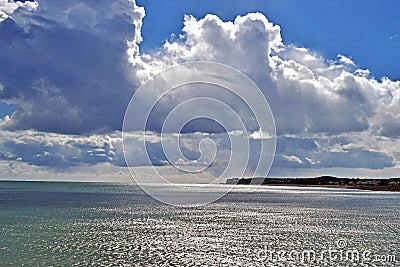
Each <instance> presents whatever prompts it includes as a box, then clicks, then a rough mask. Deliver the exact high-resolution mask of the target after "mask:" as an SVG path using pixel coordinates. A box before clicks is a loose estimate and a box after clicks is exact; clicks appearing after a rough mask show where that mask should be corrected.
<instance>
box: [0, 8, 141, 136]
mask: <svg viewBox="0 0 400 267" xmlns="http://www.w3.org/2000/svg"><path fill="white" fill-rule="evenodd" d="M29 3H30V2H27V3H24V4H22V3H20V2H17V3H8V2H4V1H3V2H2V3H0V5H1V6H2V7H1V10H11V11H9V12H8V14H9V16H8V18H6V19H4V20H3V21H2V22H1V23H0V34H1V36H2V38H1V40H0V51H1V57H0V69H1V72H0V82H1V84H2V85H3V87H2V90H1V91H0V100H3V101H6V102H8V103H14V104H17V105H18V107H19V108H18V109H17V110H16V111H15V112H14V113H13V114H12V117H11V120H10V121H9V122H8V124H7V125H5V126H3V128H6V129H9V130H24V129H31V128H32V129H36V130H39V131H44V132H58V133H84V132H94V131H112V130H118V129H121V124H122V117H123V114H124V111H125V108H126V106H127V103H128V101H129V99H130V97H131V96H132V94H133V92H134V89H135V88H136V87H137V84H135V82H134V81H132V80H131V79H130V76H131V72H132V69H130V66H131V64H130V62H129V60H128V57H127V50H128V49H129V51H130V52H129V53H130V54H131V55H132V54H135V53H138V45H137V43H138V42H140V40H141V36H140V28H141V21H142V18H143V16H144V9H143V8H142V7H138V6H136V4H135V2H134V1H120V2H117V1H100V2H98V1H94V2H93V1H65V2H64V1H61V2H60V1H40V3H39V4H38V5H35V3H31V4H29ZM17 6H18V7H19V8H17ZM31 6H35V9H33V8H31ZM11 13H12V14H11Z"/></svg>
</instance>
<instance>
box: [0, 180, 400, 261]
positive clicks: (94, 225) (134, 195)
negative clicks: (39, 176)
mask: <svg viewBox="0 0 400 267" xmlns="http://www.w3.org/2000/svg"><path fill="white" fill-rule="evenodd" d="M223 187H224V185H213V186H210V187H209V188H208V189H207V190H204V187H202V190H203V191H202V192H203V193H204V194H208V192H209V193H210V194H211V193H213V191H215V190H221V189H223ZM190 188H191V189H190V190H196V186H192V187H190ZM182 190H187V189H182ZM399 215H400V193H397V192H377V191H362V190H350V189H331V188H304V187H285V186H271V187H269V186H262V187H257V188H255V187H252V186H239V185H238V186H236V187H235V188H234V189H233V190H232V191H231V192H230V193H229V194H227V195H226V196H224V197H223V198H221V199H219V200H217V201H215V202H213V203H210V204H208V205H203V206H197V207H186V208H182V207H175V206H170V205H166V204H163V203H161V202H158V201H157V200H154V199H153V198H151V197H150V196H148V195H147V194H146V193H144V192H143V191H142V190H141V189H140V188H139V187H138V186H137V185H134V184H106V183H72V182H65V183H64V182H0V229H1V230H0V266H400V250H399V248H400V247H399V245H400V216H399Z"/></svg>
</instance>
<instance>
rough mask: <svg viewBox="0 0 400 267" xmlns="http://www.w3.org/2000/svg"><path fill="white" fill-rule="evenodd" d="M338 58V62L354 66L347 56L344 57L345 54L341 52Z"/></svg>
mask: <svg viewBox="0 0 400 267" xmlns="http://www.w3.org/2000/svg"><path fill="white" fill-rule="evenodd" d="M338 58H339V62H340V63H343V64H346V65H350V66H356V64H355V63H354V61H353V60H352V59H351V58H349V57H346V56H344V55H342V54H338Z"/></svg>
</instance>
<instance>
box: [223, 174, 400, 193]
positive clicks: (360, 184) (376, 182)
mask: <svg viewBox="0 0 400 267" xmlns="http://www.w3.org/2000/svg"><path fill="white" fill-rule="evenodd" d="M226 183H227V184H238V185H267V186H298V187H326V188H345V189H360V190H373V191H397V192H400V178H381V179H377V178H375V179H369V178H368V179H367V178H365V179H363V178H338V177H334V176H320V177H312V178H231V179H227V180H226Z"/></svg>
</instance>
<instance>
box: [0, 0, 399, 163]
mask: <svg viewBox="0 0 400 267" xmlns="http://www.w3.org/2000/svg"><path fill="white" fill-rule="evenodd" d="M144 15H145V11H144V9H143V8H142V7H138V6H137V5H136V4H135V2H134V1H132V0H131V1H128V0H126V1H106V0H104V1H101V2H99V1H95V2H93V1H79V0H74V1H66V2H59V1H56V2H54V1H45V0H43V1H38V3H36V2H25V3H21V2H17V3H14V2H12V3H11V2H8V1H4V0H3V1H1V2H0V35H1V36H2V38H1V39H0V51H1V52H0V53H1V56H0V70H1V71H0V100H2V101H5V102H7V103H13V104H17V105H18V109H17V110H16V111H15V112H14V113H13V114H12V116H11V117H5V118H3V119H2V120H1V121H0V129H2V132H0V134H1V135H2V136H1V142H0V148H1V149H0V151H1V155H0V157H1V158H2V159H3V160H4V161H9V162H15V163H17V162H25V163H28V164H31V165H35V166H50V167H53V168H64V167H73V166H80V165H87V166H91V165H98V164H112V165H114V166H123V165H124V160H123V155H122V147H121V139H120V134H121V133H120V132H119V131H120V130H121V126H122V120H123V115H124V112H125V108H126V106H127V104H128V101H129V99H130V98H131V96H132V94H133V93H134V91H135V90H136V89H137V88H138V87H139V86H140V85H141V84H142V83H143V81H145V80H146V79H147V78H149V77H151V76H152V75H153V74H154V73H157V72H159V71H161V70H162V69H164V68H166V67H169V66H172V65H174V64H178V63H182V62H190V61H196V60H210V61H216V62H220V63H224V64H227V65H229V66H232V67H235V68H237V69H239V70H240V71H242V72H243V73H245V74H246V75H248V76H249V77H250V78H251V79H252V80H254V81H255V83H256V84H257V85H258V86H259V87H260V88H261V90H262V92H263V94H264V95H265V96H266V98H267V100H268V101H269V104H270V106H271V108H272V112H273V114H274V117H275V120H276V127H277V132H278V148H277V157H276V159H275V162H274V167H275V168H292V169H307V168H309V169H321V168H335V167H342V168H365V169H377V170H378V169H384V168H399V166H400V154H399V152H398V147H399V139H400V81H392V80H390V79H388V78H382V79H376V78H374V77H372V76H371V74H370V73H369V71H368V70H364V69H361V68H359V67H358V66H357V64H356V62H353V60H352V59H351V57H349V56H344V55H342V54H338V56H337V58H335V59H327V58H324V57H323V56H322V55H321V54H319V53H318V52H315V51H312V50H310V49H308V48H303V47H296V46H294V45H291V44H285V43H284V41H283V40H282V37H281V29H280V27H279V26H278V25H274V24H273V23H271V22H269V21H268V19H267V18H266V17H265V16H264V15H263V14H261V13H251V14H248V15H245V16H238V17H237V18H236V19H235V20H234V21H232V22H224V21H222V20H221V19H220V18H218V17H217V16H215V15H207V16H205V17H204V18H201V19H197V18H195V17H193V16H186V17H185V19H184V27H183V29H182V34H181V35H180V36H179V38H178V39H176V38H171V40H170V41H167V42H166V43H165V44H164V46H163V47H162V48H161V49H159V50H157V51H155V52H152V53H148V54H143V53H140V51H139V46H138V44H139V43H140V42H141V40H142V37H141V33H140V30H141V25H142V19H143V17H144ZM338 52H340V51H338ZM151 93H152V92H149V94H151ZM203 95H208V96H210V95H211V96H214V97H218V99H221V100H225V101H226V102H229V103H230V105H231V106H232V108H233V109H234V110H237V111H240V112H242V115H243V116H244V117H246V116H247V113H248V111H246V110H241V109H240V103H239V102H238V101H237V99H235V98H234V97H232V95H230V94H229V92H223V91H221V90H218V88H209V87H205V86H202V87H201V86H199V87H191V88H186V90H184V91H178V92H175V93H173V94H170V95H168V96H166V97H165V98H163V100H162V101H161V102H160V105H159V106H158V107H157V108H156V109H155V110H154V113H153V116H152V117H151V121H150V123H149V125H150V126H149V127H150V130H152V131H155V132H154V136H153V138H154V140H153V142H150V143H149V144H148V147H149V150H150V153H151V155H152V160H153V163H154V164H155V165H157V166H161V167H162V166H165V165H168V162H166V160H165V155H164V154H163V153H162V148H161V146H160V144H159V139H158V136H157V134H158V133H157V131H158V130H159V129H160V127H161V125H162V123H163V121H164V118H165V116H166V115H167V114H168V112H169V111H170V110H171V108H172V107H174V106H175V105H176V104H178V103H180V102H182V101H183V100H186V99H190V98H192V97H195V96H197V97H198V96H203ZM143 101H146V99H143ZM193 108H203V109H207V108H208V107H207V106H202V107H193ZM29 129H31V130H29ZM257 130H258V129H257V128H255V129H253V131H251V133H252V134H253V135H254V137H255V138H253V139H252V142H257V137H260V136H261V135H260V134H258V135H257V132H256V131H257ZM196 131H202V132H205V133H206V134H214V137H215V138H217V139H218V138H219V137H218V134H220V131H221V128H220V127H219V126H218V125H217V124H215V123H214V124H213V123H208V122H205V121H202V122H199V123H197V124H195V123H194V124H192V125H189V126H188V127H186V128H185V133H186V134H187V135H186V138H187V143H186V145H185V146H184V148H183V149H184V151H186V152H185V153H187V154H188V156H189V158H190V157H192V158H196V156H198V151H197V152H196V150H194V149H193V147H191V146H190V140H192V141H194V140H198V136H196V134H194V132H196ZM220 137H221V139H222V136H220ZM140 138H141V137H140V135H133V136H132V140H133V141H132V142H133V144H134V142H140V141H142V140H141V139H140ZM219 144H220V149H221V154H223V153H226V152H227V151H229V146H228V145H227V144H225V143H224V142H223V141H222V140H220V143H219ZM137 153H145V152H144V151H137ZM220 164H221V166H222V165H223V163H220ZM140 165H141V164H140V163H138V166H140Z"/></svg>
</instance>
